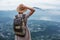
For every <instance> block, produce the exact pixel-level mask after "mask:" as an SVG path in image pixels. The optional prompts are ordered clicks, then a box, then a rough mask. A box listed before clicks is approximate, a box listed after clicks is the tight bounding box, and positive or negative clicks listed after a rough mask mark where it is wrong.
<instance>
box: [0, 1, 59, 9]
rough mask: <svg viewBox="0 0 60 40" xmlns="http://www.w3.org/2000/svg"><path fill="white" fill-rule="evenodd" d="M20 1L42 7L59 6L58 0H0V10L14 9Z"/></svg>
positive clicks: (53, 7)
mask: <svg viewBox="0 0 60 40" xmlns="http://www.w3.org/2000/svg"><path fill="white" fill-rule="evenodd" d="M20 3H24V4H25V5H27V6H32V7H34V6H35V7H39V8H43V9H55V8H60V0H38V1H37V0H0V10H15V9H16V7H17V6H18V5H19V4H20ZM47 4H48V5H47Z"/></svg>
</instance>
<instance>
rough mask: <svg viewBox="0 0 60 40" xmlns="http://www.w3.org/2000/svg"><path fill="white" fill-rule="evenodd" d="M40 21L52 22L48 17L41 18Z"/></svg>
mask: <svg viewBox="0 0 60 40" xmlns="http://www.w3.org/2000/svg"><path fill="white" fill-rule="evenodd" d="M40 20H49V21H51V19H50V18H48V17H41V18H40Z"/></svg>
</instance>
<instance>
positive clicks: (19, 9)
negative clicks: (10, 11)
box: [17, 4, 27, 12]
mask: <svg viewBox="0 0 60 40" xmlns="http://www.w3.org/2000/svg"><path fill="white" fill-rule="evenodd" d="M26 10H27V8H26V7H25V6H24V5H23V4H20V5H19V6H18V7H17V12H20V11H23V12H25V11H26Z"/></svg>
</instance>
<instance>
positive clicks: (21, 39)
mask: <svg viewBox="0 0 60 40" xmlns="http://www.w3.org/2000/svg"><path fill="white" fill-rule="evenodd" d="M27 9H29V10H30V12H29V13H28V14H26V15H25V19H26V26H25V28H26V35H25V36H24V37H19V36H17V35H15V40H31V35H30V31H29V30H28V28H27V19H28V18H29V16H31V15H32V14H33V13H34V11H35V10H34V9H33V8H29V7H26V6H24V5H23V4H20V5H19V6H18V7H17V11H18V16H20V17H21V15H22V14H23V13H24V12H25V11H27Z"/></svg>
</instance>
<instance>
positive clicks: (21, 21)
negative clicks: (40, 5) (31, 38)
mask: <svg viewBox="0 0 60 40" xmlns="http://www.w3.org/2000/svg"><path fill="white" fill-rule="evenodd" d="M15 17H16V18H15V19H14V23H13V24H14V31H15V35H17V36H21V37H24V36H25V34H26V29H25V28H24V26H25V24H26V22H25V14H22V17H18V15H16V16H15Z"/></svg>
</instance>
